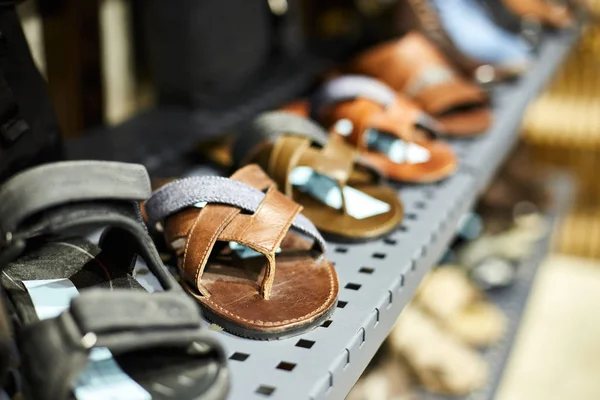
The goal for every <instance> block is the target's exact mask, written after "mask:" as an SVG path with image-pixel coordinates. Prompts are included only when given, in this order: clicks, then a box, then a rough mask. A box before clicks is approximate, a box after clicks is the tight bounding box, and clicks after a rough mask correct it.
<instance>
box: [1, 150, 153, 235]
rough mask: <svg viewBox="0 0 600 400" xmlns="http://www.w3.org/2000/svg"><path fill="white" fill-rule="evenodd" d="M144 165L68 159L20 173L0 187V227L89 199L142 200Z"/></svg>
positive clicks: (147, 185)
mask: <svg viewBox="0 0 600 400" xmlns="http://www.w3.org/2000/svg"><path fill="white" fill-rule="evenodd" d="M150 193H151V190H150V178H149V177H148V172H147V171H146V168H144V166H142V165H139V164H127V163H119V162H107V161H67V162H59V163H53V164H46V165H43V166H40V167H36V168H32V169H30V170H27V171H25V172H22V173H20V174H18V175H16V176H15V177H13V178H12V179H10V180H9V181H8V182H6V183H5V184H4V185H3V186H2V188H0V227H1V228H2V230H3V231H4V232H12V231H14V230H15V229H16V228H17V227H18V226H19V224H20V223H21V222H22V221H23V220H25V219H26V218H28V217H30V216H32V215H34V214H36V213H38V212H40V211H43V210H46V209H50V208H53V207H56V206H59V205H63V204H66V203H73V202H82V201H91V200H128V201H141V200H145V199H147V198H148V197H149V196H150Z"/></svg>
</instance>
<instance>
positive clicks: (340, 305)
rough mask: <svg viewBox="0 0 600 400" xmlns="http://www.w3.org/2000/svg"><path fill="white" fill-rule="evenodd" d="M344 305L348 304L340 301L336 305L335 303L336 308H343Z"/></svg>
mask: <svg viewBox="0 0 600 400" xmlns="http://www.w3.org/2000/svg"><path fill="white" fill-rule="evenodd" d="M346 304H348V302H347V301H341V300H339V301H338V303H337V308H344V307H346Z"/></svg>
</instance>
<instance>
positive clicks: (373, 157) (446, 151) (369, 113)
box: [321, 97, 458, 183]
mask: <svg viewBox="0 0 600 400" xmlns="http://www.w3.org/2000/svg"><path fill="white" fill-rule="evenodd" d="M419 114H420V111H418V109H417V108H416V107H415V106H414V105H413V104H411V102H410V101H409V100H406V99H403V98H402V97H398V99H397V101H396V103H394V104H393V105H392V106H390V107H387V108H383V107H381V106H380V105H379V104H377V103H374V102H373V101H371V100H367V99H363V98H358V99H356V100H351V101H346V102H342V103H339V104H337V105H333V106H330V107H329V108H327V109H325V110H324V112H323V113H322V116H321V118H322V121H323V123H324V124H325V126H330V127H334V126H335V123H336V122H337V121H339V120H342V119H347V120H349V121H351V122H352V125H353V129H352V132H351V134H350V135H348V136H345V139H346V140H347V141H349V142H350V143H351V144H353V145H354V146H356V148H357V149H358V151H359V152H360V154H361V156H362V157H364V158H365V159H366V160H367V161H368V162H369V163H371V164H372V165H374V166H375V167H376V168H378V169H379V170H380V171H382V173H383V174H385V176H387V177H388V178H390V179H394V180H399V181H404V182H414V183H423V182H435V181H438V180H440V179H444V178H447V177H448V176H450V175H452V174H453V173H454V172H455V171H456V168H457V166H458V160H457V158H456V156H455V155H454V152H453V150H452V148H451V147H450V146H449V145H448V144H447V143H445V142H442V141H440V140H436V139H435V138H431V137H429V136H427V135H426V134H425V133H424V132H422V131H419V130H418V129H417V128H416V126H415V125H416V121H417V116H418V115H419ZM369 129H376V130H379V131H383V132H388V133H390V134H393V135H395V136H397V137H398V138H400V139H402V140H404V141H406V142H413V143H416V144H418V145H419V146H421V147H423V148H425V149H426V150H427V151H428V152H429V154H430V159H429V161H427V162H424V163H419V164H410V163H396V162H393V161H392V160H390V158H389V157H388V156H387V155H385V154H383V153H379V152H376V151H373V150H371V149H370V148H369V147H368V145H367V141H366V138H365V134H366V133H367V132H368V130H369ZM332 134H336V132H335V131H334V130H332Z"/></svg>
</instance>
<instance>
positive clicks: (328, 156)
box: [248, 134, 404, 241]
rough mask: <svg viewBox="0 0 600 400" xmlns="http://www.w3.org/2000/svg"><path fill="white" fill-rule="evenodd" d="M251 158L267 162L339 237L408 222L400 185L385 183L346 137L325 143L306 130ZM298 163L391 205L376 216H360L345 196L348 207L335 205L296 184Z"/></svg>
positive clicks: (363, 235)
mask: <svg viewBox="0 0 600 400" xmlns="http://www.w3.org/2000/svg"><path fill="white" fill-rule="evenodd" d="M259 147H260V150H259V151H258V152H256V153H255V154H254V157H253V158H250V159H249V160H248V161H249V162H256V163H258V164H259V165H261V166H263V167H264V168H265V169H266V171H267V172H268V173H269V175H271V176H272V177H274V179H275V181H276V182H277V184H278V186H279V187H281V188H285V190H286V195H287V196H290V197H291V198H293V199H294V201H296V202H298V203H299V204H302V206H303V214H304V215H306V216H307V217H308V218H309V219H310V220H311V221H313V223H314V224H315V226H316V227H317V228H318V229H319V230H320V231H322V232H325V233H326V234H328V235H332V236H334V237H336V238H339V239H342V240H343V239H346V240H352V241H358V240H368V239H375V238H378V237H381V236H382V235H385V234H386V233H389V232H390V231H392V230H393V229H395V228H396V227H397V226H398V224H400V223H401V222H402V218H403V215H404V213H403V206H402V203H401V202H400V200H399V199H398V195H397V193H396V191H395V190H393V189H392V188H390V187H388V186H386V185H384V184H383V182H382V181H381V179H380V178H379V177H378V173H377V172H375V171H373V170H371V169H370V167H365V166H364V165H361V164H360V163H359V162H357V161H358V159H357V154H356V150H355V149H353V148H352V147H351V146H348V145H347V144H345V143H344V141H343V139H342V138H341V137H335V136H332V137H331V138H330V139H329V141H328V142H327V144H326V145H325V147H323V148H319V147H317V146H315V145H314V143H311V140H310V139H309V138H306V137H302V136H294V135H285V134H284V135H282V136H281V137H279V139H277V140H276V141H275V143H263V144H262V145H260V146H259ZM298 166H307V167H310V168H311V169H312V170H314V171H315V172H317V173H319V174H321V175H324V176H327V177H329V178H331V179H333V180H334V181H335V182H336V183H337V184H338V187H339V188H340V189H342V190H343V188H344V187H345V186H350V187H353V188H355V189H357V190H360V191H361V192H364V193H366V194H367V195H369V196H371V197H373V198H375V199H377V200H380V201H383V202H384V203H387V204H389V206H390V210H389V211H388V212H385V213H383V214H379V215H375V216H373V217H369V218H364V219H356V218H354V217H352V216H351V215H350V214H348V213H347V212H346V209H345V202H344V197H343V196H342V209H341V210H337V209H335V208H332V207H329V206H327V205H326V204H323V202H321V201H319V200H317V199H315V198H314V197H313V196H311V195H309V194H307V193H303V192H301V191H299V190H297V189H295V188H293V187H292V185H291V182H290V180H289V176H290V173H291V172H292V171H293V169H294V168H296V167H298Z"/></svg>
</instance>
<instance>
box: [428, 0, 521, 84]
mask: <svg viewBox="0 0 600 400" xmlns="http://www.w3.org/2000/svg"><path fill="white" fill-rule="evenodd" d="M430 1H431V2H432V3H433V4H434V5H435V6H436V8H437V9H438V10H439V17H440V20H441V22H442V25H443V26H444V28H445V30H446V32H448V34H449V35H450V37H451V38H452V40H453V41H454V43H455V44H456V45H457V47H458V48H459V49H460V50H461V51H462V52H463V53H465V54H467V55H469V57H471V58H473V59H475V60H478V61H480V62H483V63H486V64H490V65H493V66H494V67H496V68H500V69H502V70H505V71H509V72H510V74H511V75H521V74H523V73H524V72H525V71H527V69H528V68H529V65H530V64H531V55H530V54H529V50H530V47H529V46H528V44H527V43H526V42H525V40H523V39H522V38H520V37H519V36H517V35H514V34H512V33H510V32H507V31H505V30H503V29H502V28H500V27H498V26H496V25H494V23H493V22H492V21H491V20H490V19H489V18H488V16H487V15H486V14H485V11H484V10H483V9H482V8H481V6H480V5H479V4H478V3H476V2H475V1H474V0H430ZM465 21H469V23H468V24H465Z"/></svg>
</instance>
